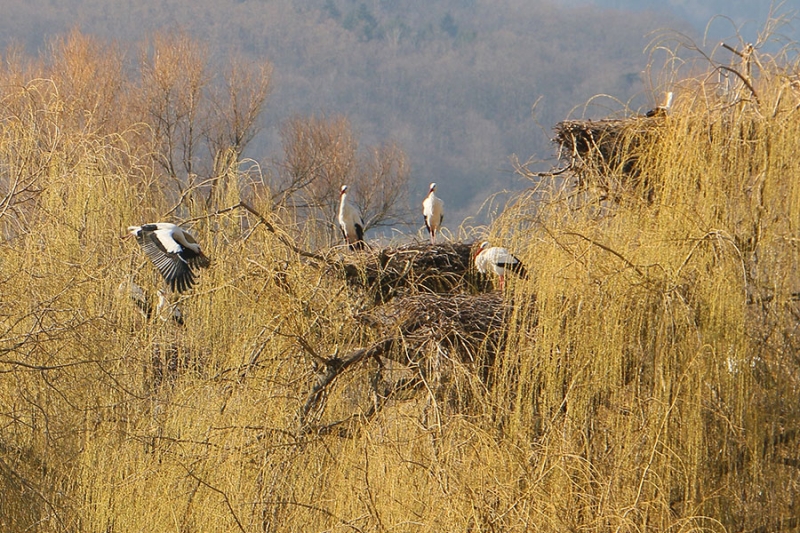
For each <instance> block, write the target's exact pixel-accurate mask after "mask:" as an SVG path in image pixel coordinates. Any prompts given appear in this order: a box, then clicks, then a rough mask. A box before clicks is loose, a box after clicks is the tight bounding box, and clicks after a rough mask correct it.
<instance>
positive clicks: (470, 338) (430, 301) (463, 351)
mask: <svg viewBox="0 0 800 533" xmlns="http://www.w3.org/2000/svg"><path fill="white" fill-rule="evenodd" d="M505 316H506V305H505V304H504V301H503V295H502V293H500V292H492V293H484V294H477V295H469V294H453V295H439V294H417V295H413V296H406V297H404V298H398V299H396V300H394V301H392V302H390V303H388V304H386V305H382V306H380V307H377V308H375V309H373V310H371V311H369V312H367V313H363V314H361V315H359V317H358V319H359V321H360V322H362V323H363V324H365V325H367V326H369V327H371V328H372V329H374V330H376V331H377V332H378V334H379V335H380V336H381V337H395V338H396V340H397V341H398V342H402V344H403V348H404V349H403V353H404V355H403V356H402V361H400V362H405V363H408V362H409V361H414V362H417V361H420V360H421V359H423V358H424V357H425V355H426V353H428V352H429V348H431V347H432V346H433V345H437V346H439V347H445V348H446V349H447V350H448V351H449V352H451V353H452V355H455V356H457V358H458V359H459V360H460V361H462V362H472V361H474V360H475V354H477V353H478V352H480V351H481V349H484V351H485V352H487V353H489V354H492V356H493V355H494V353H495V352H496V351H497V349H498V348H499V345H500V340H501V339H500V337H501V333H502V330H503V326H504V324H505Z"/></svg>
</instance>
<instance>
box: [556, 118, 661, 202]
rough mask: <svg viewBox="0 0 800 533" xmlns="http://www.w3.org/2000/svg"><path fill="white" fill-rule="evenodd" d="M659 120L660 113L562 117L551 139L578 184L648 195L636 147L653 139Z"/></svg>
mask: <svg viewBox="0 0 800 533" xmlns="http://www.w3.org/2000/svg"><path fill="white" fill-rule="evenodd" d="M663 120H664V116H663V115H661V114H657V115H655V116H652V117H641V116H638V117H631V118H628V119H621V120H599V121H592V120H565V121H563V122H559V123H558V124H556V126H555V128H554V130H555V133H556V136H555V138H554V139H553V142H555V143H557V144H558V145H559V146H560V148H561V150H560V152H561V154H562V155H561V158H562V159H567V162H568V163H569V165H570V168H571V170H572V172H573V173H574V174H575V176H576V177H577V178H578V185H579V187H582V188H595V189H599V190H600V191H601V192H603V193H604V194H605V195H606V196H608V197H611V198H618V197H619V196H620V195H622V194H630V192H631V191H632V190H638V191H640V192H643V193H644V195H645V196H646V197H647V198H648V199H651V198H650V196H651V191H650V190H649V188H648V187H647V184H645V183H643V182H642V180H641V178H640V177H641V168H642V164H641V162H640V160H639V156H638V151H639V150H638V148H639V147H640V146H644V145H646V144H647V143H650V142H654V139H655V132H656V131H657V128H658V126H659V124H662V123H663ZM643 185H644V187H643Z"/></svg>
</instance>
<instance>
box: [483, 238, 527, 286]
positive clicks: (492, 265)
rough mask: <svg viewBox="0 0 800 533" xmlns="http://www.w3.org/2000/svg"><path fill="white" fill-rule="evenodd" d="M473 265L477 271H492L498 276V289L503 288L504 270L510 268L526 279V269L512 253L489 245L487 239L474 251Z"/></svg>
mask: <svg viewBox="0 0 800 533" xmlns="http://www.w3.org/2000/svg"><path fill="white" fill-rule="evenodd" d="M475 266H476V267H477V269H478V272H480V273H481V274H485V273H486V272H488V271H490V270H491V271H493V272H494V273H495V274H497V275H498V277H499V278H500V290H503V283H504V281H505V274H506V270H510V271H511V272H513V273H514V274H516V275H518V276H519V277H521V278H522V279H528V271H527V270H525V265H523V264H522V261H520V260H519V259H518V258H516V257H514V254H512V253H511V252H509V251H508V250H506V249H505V248H501V247H499V246H489V241H484V242H482V243H481V245H480V247H478V251H477V252H475Z"/></svg>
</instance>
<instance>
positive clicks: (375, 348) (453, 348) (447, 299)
mask: <svg viewBox="0 0 800 533" xmlns="http://www.w3.org/2000/svg"><path fill="white" fill-rule="evenodd" d="M507 310H508V304H507V302H505V301H504V299H503V295H502V293H499V292H493V293H484V294H477V295H469V294H453V295H438V294H416V295H413V296H407V297H403V298H397V299H395V300H394V301H392V302H390V303H387V304H385V305H381V306H378V307H376V308H374V309H372V310H371V311H368V312H365V313H362V314H361V315H359V316H358V317H357V318H358V321H359V322H360V323H361V324H363V325H365V326H367V327H369V328H371V329H373V330H374V331H375V332H376V333H377V334H378V336H379V338H381V339H382V340H380V341H378V342H375V343H373V344H371V345H370V346H367V347H362V348H358V349H356V350H354V351H352V352H350V353H348V354H347V355H345V356H344V357H332V358H330V359H326V360H325V361H324V368H322V369H321V370H322V371H321V372H320V373H319V374H318V376H317V383H316V384H315V385H314V387H313V388H312V390H311V392H310V394H309V396H308V398H307V399H306V402H305V405H304V406H303V409H302V410H301V414H300V419H301V426H302V427H305V429H308V428H307V427H306V425H307V423H308V416H309V414H310V413H311V411H312V410H313V409H315V408H317V407H318V406H319V404H320V402H321V401H322V399H323V397H324V396H325V391H326V390H327V388H328V387H329V386H330V385H331V384H332V383H333V382H334V380H335V379H336V378H337V377H338V376H339V375H341V374H342V373H344V372H345V371H346V370H347V369H348V368H350V367H351V366H353V365H354V364H355V363H358V362H361V361H364V360H368V359H371V358H374V359H376V360H377V361H379V362H381V364H380V365H379V370H378V375H380V371H381V370H380V369H381V368H383V367H384V366H386V365H385V363H384V362H383V361H384V360H386V361H391V362H392V363H394V364H397V365H400V366H402V367H404V368H406V369H408V370H412V369H413V370H412V372H411V374H412V375H416V376H417V377H412V378H408V377H402V378H399V379H397V380H392V382H391V383H390V382H386V381H384V385H383V386H382V387H381V389H382V390H381V391H380V392H379V393H378V394H377V395H378V396H379V397H380V398H381V402H377V403H376V405H375V406H374V408H373V409H371V410H370V411H369V412H370V413H373V414H374V412H376V410H377V409H378V408H379V407H378V404H379V403H383V402H385V401H386V400H388V399H389V398H391V397H392V396H394V395H395V394H396V393H398V392H399V391H401V390H407V389H409V388H412V389H413V388H414V387H416V386H417V385H419V384H420V383H422V382H423V381H426V382H428V381H429V380H430V378H431V374H432V373H433V372H436V373H438V374H439V375H438V376H434V381H438V382H440V383H443V382H446V381H448V379H442V370H441V368H442V365H441V364H439V362H437V361H436V359H438V358H439V356H442V355H443V356H444V357H446V358H447V359H448V360H449V361H450V362H451V363H455V362H457V363H461V364H465V365H469V366H470V367H471V368H472V370H471V372H474V373H476V374H477V375H478V376H479V377H480V379H481V380H483V381H484V383H486V381H487V379H488V369H490V368H491V367H492V366H493V364H494V360H495V357H496V355H497V353H499V351H500V350H501V347H502V342H503V334H504V331H505V327H504V326H505V324H506V316H507ZM376 381H377V380H376Z"/></svg>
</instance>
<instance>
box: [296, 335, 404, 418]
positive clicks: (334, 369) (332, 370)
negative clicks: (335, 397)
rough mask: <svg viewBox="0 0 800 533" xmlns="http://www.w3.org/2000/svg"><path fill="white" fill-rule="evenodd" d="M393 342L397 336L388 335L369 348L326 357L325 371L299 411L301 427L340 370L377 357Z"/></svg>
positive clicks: (390, 346)
mask: <svg viewBox="0 0 800 533" xmlns="http://www.w3.org/2000/svg"><path fill="white" fill-rule="evenodd" d="M395 342H397V338H395V337H390V338H388V339H384V340H382V341H380V342H377V343H375V344H373V345H372V346H370V347H369V348H360V349H358V350H356V351H354V352H351V353H350V354H348V355H347V356H345V357H344V358H338V357H332V358H330V359H326V360H325V372H324V373H322V374H321V375H320V376H319V377H318V378H317V384H316V385H314V387H313V388H312V389H311V393H310V394H309V395H308V398H307V399H306V403H305V404H304V405H303V409H302V410H301V412H300V423H301V427H303V428H304V427H305V425H306V423H305V422H306V417H307V416H308V413H309V412H310V411H311V409H313V408H314V407H315V406H316V405H317V404H318V403H319V399H320V396H322V393H323V392H324V391H325V388H326V387H327V386H328V385H330V384H331V383H332V382H333V381H334V380H335V379H336V378H337V377H338V376H339V375H340V374H341V373H342V372H344V371H345V370H346V369H347V368H348V367H350V366H352V365H353V364H355V363H358V362H359V361H362V360H363V359H366V358H369V357H378V356H381V355H383V354H385V353H386V352H388V351H389V350H390V349H391V348H392V346H394V344H395Z"/></svg>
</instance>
